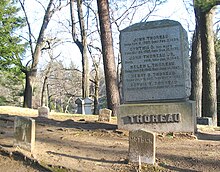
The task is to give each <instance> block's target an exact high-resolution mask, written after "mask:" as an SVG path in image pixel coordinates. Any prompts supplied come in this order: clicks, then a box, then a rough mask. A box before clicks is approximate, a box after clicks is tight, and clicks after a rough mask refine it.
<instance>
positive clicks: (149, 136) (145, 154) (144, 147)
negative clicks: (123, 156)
mask: <svg viewBox="0 0 220 172" xmlns="http://www.w3.org/2000/svg"><path fill="white" fill-rule="evenodd" d="M129 161H131V162H139V161H141V162H143V163H147V164H154V163H155V134H154V133H151V132H148V131H145V130H135V131H130V132H129Z"/></svg>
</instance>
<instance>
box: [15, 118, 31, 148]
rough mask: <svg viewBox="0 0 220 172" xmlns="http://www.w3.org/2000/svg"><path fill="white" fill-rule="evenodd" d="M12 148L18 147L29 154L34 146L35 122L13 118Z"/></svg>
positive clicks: (29, 119)
mask: <svg viewBox="0 0 220 172" xmlns="http://www.w3.org/2000/svg"><path fill="white" fill-rule="evenodd" d="M14 138H15V141H14V146H19V147H21V148H23V149H25V150H28V151H30V152H32V151H33V149H34V146H35V120H34V119H32V118H28V117H19V116H16V117H15V121H14Z"/></svg>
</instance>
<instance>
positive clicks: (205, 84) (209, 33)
mask: <svg viewBox="0 0 220 172" xmlns="http://www.w3.org/2000/svg"><path fill="white" fill-rule="evenodd" d="M219 4H220V1H218V0H214V1H208V0H205V1H202V0H194V7H195V9H196V10H197V13H196V20H197V21H198V26H199V32H200V38H201V54H202V116H205V117H211V118H212V120H213V125H214V126H216V125H217V95H216V58H215V49H214V32H213V27H212V26H213V15H214V7H215V6H216V5H219ZM210 26H211V27H210Z"/></svg>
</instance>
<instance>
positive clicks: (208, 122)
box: [196, 117, 212, 125]
mask: <svg viewBox="0 0 220 172" xmlns="http://www.w3.org/2000/svg"><path fill="white" fill-rule="evenodd" d="M196 121H197V124H199V125H212V118H209V117H197V118H196Z"/></svg>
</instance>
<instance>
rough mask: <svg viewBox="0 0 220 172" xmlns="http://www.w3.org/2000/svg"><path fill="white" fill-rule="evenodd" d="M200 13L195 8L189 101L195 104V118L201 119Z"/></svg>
mask: <svg viewBox="0 0 220 172" xmlns="http://www.w3.org/2000/svg"><path fill="white" fill-rule="evenodd" d="M199 12H200V11H199V9H198V8H196V7H195V17H196V27H195V31H194V34H193V42H192V54H191V80H192V90H191V96H190V99H191V100H194V101H195V102H196V116H197V117H202V53H201V38H200V30H199V26H198V21H199V20H200V18H199V17H200V15H199V14H198V13H199Z"/></svg>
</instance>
